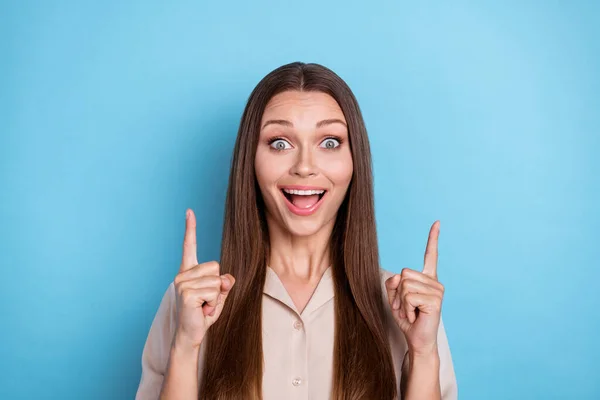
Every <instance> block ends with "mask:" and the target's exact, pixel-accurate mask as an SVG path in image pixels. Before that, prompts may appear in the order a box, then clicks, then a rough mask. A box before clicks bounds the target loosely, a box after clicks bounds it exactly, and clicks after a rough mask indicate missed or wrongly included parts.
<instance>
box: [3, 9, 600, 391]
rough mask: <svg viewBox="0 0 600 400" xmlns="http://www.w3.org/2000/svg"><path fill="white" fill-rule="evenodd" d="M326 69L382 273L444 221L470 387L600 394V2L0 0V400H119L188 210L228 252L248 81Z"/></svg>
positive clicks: (409, 256)
mask: <svg viewBox="0 0 600 400" xmlns="http://www.w3.org/2000/svg"><path fill="white" fill-rule="evenodd" d="M296 60H300V61H306V62H318V63H321V64H324V65H326V66H328V67H330V68H332V69H333V70H334V71H336V72H337V73H338V74H339V75H340V76H341V77H342V78H344V79H345V80H346V81H347V82H348V84H349V85H350V87H351V88H352V89H353V91H354V92H355V94H356V96H357V98H358V100H359V103H360V105H361V107H362V110H363V113H364V117H365V120H366V124H367V128H368V131H369V135H370V140H371V144H372V150H373V158H374V170H375V192H376V193H375V194H376V213H377V223H378V234H379V239H380V252H381V265H382V266H383V267H384V268H386V269H388V270H392V271H400V270H401V268H403V267H409V268H421V266H422V258H423V251H424V247H425V242H426V238H427V232H428V230H429V227H430V224H431V223H432V222H433V221H435V220H436V219H440V220H441V236H440V259H439V272H440V279H441V281H442V282H443V283H444V284H445V286H446V297H445V301H444V311H443V312H444V313H443V315H444V322H445V325H446V329H447V334H448V337H449V340H450V345H451V350H452V354H453V358H454V365H455V369H456V374H457V379H458V384H459V393H460V398H461V399H599V398H600V373H599V372H598V363H597V359H598V358H599V357H600V345H599V343H598V328H600V311H599V306H600V295H599V292H600V285H599V280H600V272H599V268H600V265H599V263H598V249H599V246H598V239H597V236H596V235H597V234H598V226H599V225H600V217H599V214H600V213H599V211H598V205H599V204H600V187H599V180H600V179H599V178H598V174H599V173H600V162H599V161H598V153H599V150H600V140H599V136H600V117H599V110H600V94H599V93H600V6H599V3H598V2H594V1H587V2H586V1H572V2H567V1H539V2H530V1H525V2H523V1H510V2H508V1H503V2H491V1H490V2H462V1H453V2H444V3H442V2H434V1H425V2H408V1H406V2H404V1H402V2H401V1H394V2H392V1H386V2H384V1H370V2H366V1H361V2H353V1H316V0H308V1H303V2H284V1H279V2H276V1H272V2H267V1H252V2H243V1H229V2H218V1H211V2H208V1H169V2H167V1H96V2H92V1H75V0H71V1H53V2H51V1H38V2H32V1H23V0H19V1H16V0H15V1H2V2H1V6H0V135H1V136H0V173H1V176H0V178H1V187H0V266H1V275H0V296H1V299H0V300H1V302H0V304H1V310H0V311H1V313H0V315H1V317H0V321H1V322H0V323H1V337H0V398H2V399H131V398H132V397H133V396H134V393H135V391H136V388H137V385H138V382H139V378H140V372H141V367H140V357H141V352H142V347H143V345H144V341H145V340H146V335H147V333H148V329H149V327H150V323H151V321H152V318H153V317H154V313H155V312H156V310H157V307H158V304H159V302H160V299H161V297H162V295H163V293H164V291H165V289H166V288H167V286H168V284H169V283H170V282H171V281H172V279H173V277H174V276H175V274H176V273H177V269H178V266H179V261H180V257H181V243H182V238H183V229H184V214H185V209H186V208H187V207H191V208H193V209H194V210H195V211H196V213H197V215H198V219H199V227H198V237H199V259H200V260H203V261H207V260H210V259H215V258H217V257H218V255H219V242H220V235H221V229H222V228H221V223H222V214H223V201H224V198H225V190H226V186H227V176H228V168H229V163H230V157H231V151H232V148H233V143H234V140H235V135H236V130H237V126H238V123H239V119H240V116H241V113H242V110H243V107H244V105H245V102H246V100H247V97H248V95H249V93H250V91H251V90H252V88H253V87H254V86H255V85H256V84H257V83H258V81H259V80H260V79H261V78H262V77H263V76H264V75H265V74H267V73H268V72H269V71H271V70H272V69H274V68H276V67H278V66H279V65H281V64H284V63H288V62H291V61H296Z"/></svg>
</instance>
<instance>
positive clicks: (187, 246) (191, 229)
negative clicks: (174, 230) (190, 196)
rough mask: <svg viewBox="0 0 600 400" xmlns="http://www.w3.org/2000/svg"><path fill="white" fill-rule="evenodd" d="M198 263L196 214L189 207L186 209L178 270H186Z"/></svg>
mask: <svg viewBox="0 0 600 400" xmlns="http://www.w3.org/2000/svg"><path fill="white" fill-rule="evenodd" d="M196 265H198V256H197V248H196V216H195V215H194V212H193V211H192V210H191V209H188V210H187V211H186V218H185V236H184V238H183V257H182V259H181V268H180V269H179V270H180V271H186V270H188V269H190V268H192V267H194V266H196Z"/></svg>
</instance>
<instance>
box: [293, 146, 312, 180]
mask: <svg viewBox="0 0 600 400" xmlns="http://www.w3.org/2000/svg"><path fill="white" fill-rule="evenodd" d="M297 154H298V155H297V158H296V162H295V163H294V165H293V166H292V168H291V170H290V173H291V174H292V175H295V176H298V177H300V178H308V177H311V176H315V175H317V166H316V165H315V163H314V160H313V154H312V152H311V151H310V149H309V148H307V147H304V148H303V149H301V150H300V151H299V152H298V153H297Z"/></svg>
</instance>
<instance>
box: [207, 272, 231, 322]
mask: <svg viewBox="0 0 600 400" xmlns="http://www.w3.org/2000/svg"><path fill="white" fill-rule="evenodd" d="M234 284H235V278H234V277H233V275H231V274H225V275H221V293H219V300H218V301H217V305H216V306H212V307H209V308H207V309H205V312H204V315H207V316H209V317H214V318H215V320H216V318H218V317H219V315H220V314H221V310H223V305H224V304H225V300H226V299H227V296H228V295H229V292H230V291H231V288H232V287H233V285H234ZM213 322H214V321H213Z"/></svg>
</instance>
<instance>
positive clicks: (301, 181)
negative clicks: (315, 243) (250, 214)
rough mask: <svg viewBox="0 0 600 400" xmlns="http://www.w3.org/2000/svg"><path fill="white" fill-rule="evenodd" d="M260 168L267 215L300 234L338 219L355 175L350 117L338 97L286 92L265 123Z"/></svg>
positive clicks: (269, 109)
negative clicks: (341, 106)
mask: <svg viewBox="0 0 600 400" xmlns="http://www.w3.org/2000/svg"><path fill="white" fill-rule="evenodd" d="M260 126H261V128H260V138H259V143H258V148H257V150H256V160H255V172H256V178H257V180H258V184H259V186H260V190H261V193H262V196H263V199H264V201H265V205H266V208H267V210H266V211H267V218H269V219H270V220H272V221H273V220H274V221H275V222H277V223H278V224H280V225H281V226H282V227H283V228H284V229H285V230H287V231H288V232H290V233H291V234H292V235H295V236H308V235H312V234H315V233H316V232H318V231H319V230H320V229H321V228H322V227H323V226H326V225H330V224H333V223H334V222H335V217H336V215H337V211H338V209H339V207H340V204H341V203H342V201H343V200H344V197H345V195H346V191H347V189H348V185H349V184H350V180H351V179H352V169H353V165H352V154H351V152H350V143H349V140H348V128H347V126H346V119H345V118H344V114H343V113H342V110H341V108H340V106H339V105H338V103H337V102H336V101H335V100H334V99H333V97H331V96H329V95H328V94H325V93H321V92H300V91H286V92H283V93H280V94H278V95H276V96H274V97H273V98H272V99H271V100H270V101H269V103H268V104H267V107H266V109H265V112H264V114H263V116H262V121H261V124H260Z"/></svg>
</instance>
